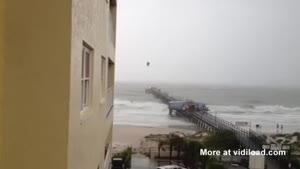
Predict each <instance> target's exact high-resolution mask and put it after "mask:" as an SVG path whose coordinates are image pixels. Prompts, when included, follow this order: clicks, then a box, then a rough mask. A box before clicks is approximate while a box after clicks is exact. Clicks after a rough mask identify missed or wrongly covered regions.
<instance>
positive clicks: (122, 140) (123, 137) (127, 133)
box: [113, 125, 194, 149]
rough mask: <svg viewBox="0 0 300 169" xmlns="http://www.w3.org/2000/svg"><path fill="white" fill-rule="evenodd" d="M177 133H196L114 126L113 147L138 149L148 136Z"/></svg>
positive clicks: (181, 130)
mask: <svg viewBox="0 0 300 169" xmlns="http://www.w3.org/2000/svg"><path fill="white" fill-rule="evenodd" d="M176 131H180V132H185V133H194V131H192V130H186V129H174V128H160V127H143V126H129V125H114V131H113V147H114V149H122V148H125V147H128V146H130V147H133V148H138V147H139V146H140V142H141V141H142V140H143V139H144V137H145V136H147V135H150V134H168V133H170V132H176Z"/></svg>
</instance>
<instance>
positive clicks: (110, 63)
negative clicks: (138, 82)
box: [107, 59, 115, 89]
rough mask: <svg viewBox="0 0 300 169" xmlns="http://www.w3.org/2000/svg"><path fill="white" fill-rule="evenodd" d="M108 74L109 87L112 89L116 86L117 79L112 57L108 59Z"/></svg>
mask: <svg viewBox="0 0 300 169" xmlns="http://www.w3.org/2000/svg"><path fill="white" fill-rule="evenodd" d="M107 76H108V77H107V89H111V88H112V87H113V86H114V80H115V64H114V62H113V61H112V60H111V59H109V60H108V72H107Z"/></svg>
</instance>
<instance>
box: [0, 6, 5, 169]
mask: <svg viewBox="0 0 300 169" xmlns="http://www.w3.org/2000/svg"><path fill="white" fill-rule="evenodd" d="M3 18H4V0H0V168H3V160H2V159H3V151H2V150H3V141H2V140H3V127H2V125H3V121H2V120H3V118H2V116H3V110H2V101H3V99H2V97H3V96H2V95H3V65H4V64H3V60H4V59H3V40H4V38H3V36H4V34H3V32H4V30H3V22H4V21H3Z"/></svg>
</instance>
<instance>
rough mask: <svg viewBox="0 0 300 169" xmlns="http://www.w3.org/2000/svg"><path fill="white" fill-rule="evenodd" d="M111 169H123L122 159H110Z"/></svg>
mask: <svg viewBox="0 0 300 169" xmlns="http://www.w3.org/2000/svg"><path fill="white" fill-rule="evenodd" d="M111 163H112V167H111V168H112V169H125V165H124V161H123V159H122V158H112V162H111Z"/></svg>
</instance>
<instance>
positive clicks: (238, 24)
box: [116, 0, 300, 85]
mask: <svg viewBox="0 0 300 169" xmlns="http://www.w3.org/2000/svg"><path fill="white" fill-rule="evenodd" d="M118 3H119V4H118V26H117V63H116V64H117V66H116V80H117V81H139V82H160V81H161V82H170V83H195V84H226V85H300V78H299V77H300V75H299V73H300V57H299V54H300V11H299V9H298V8H299V6H300V1H299V0H251V1H247V0H226V1H221V0H188V1H186V0H120V1H118ZM147 61H150V62H151V66H150V67H146V62H147Z"/></svg>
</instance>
